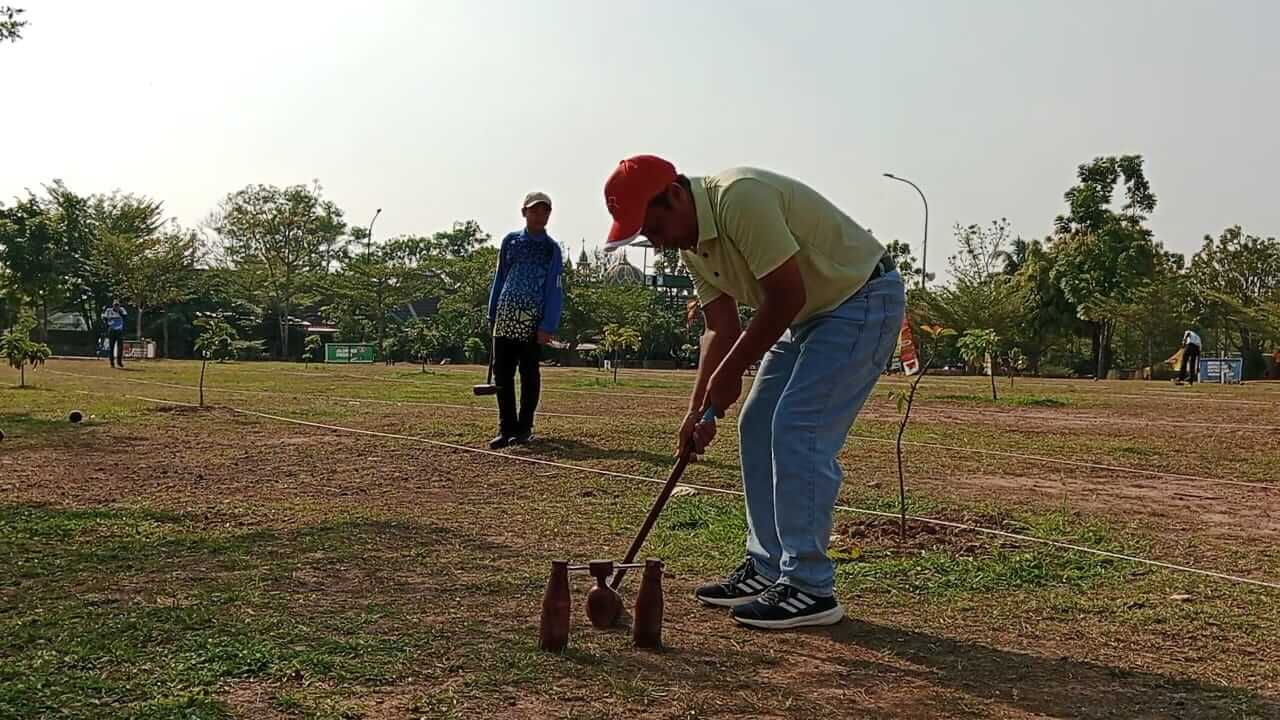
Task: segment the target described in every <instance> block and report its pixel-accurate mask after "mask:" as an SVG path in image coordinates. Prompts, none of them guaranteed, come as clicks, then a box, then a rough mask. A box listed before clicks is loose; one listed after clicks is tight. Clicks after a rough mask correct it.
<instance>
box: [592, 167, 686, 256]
mask: <svg viewBox="0 0 1280 720" xmlns="http://www.w3.org/2000/svg"><path fill="white" fill-rule="evenodd" d="M676 176H677V173H676V166H675V165H672V164H671V163H669V162H667V161H666V160H663V159H662V158H660V157H658V156H656V155H636V156H635V157H629V158H627V159H626V160H623V161H622V162H620V163H618V167H617V169H615V170H614V171H613V174H612V175H610V176H609V179H608V180H606V181H605V184H604V204H605V207H607V208H609V214H610V215H612V216H613V227H611V228H609V239H608V241H607V242H605V245H604V249H605V252H612V251H613V250H617V249H618V248H620V247H623V246H625V245H630V244H631V243H632V242H635V239H636V237H638V236H639V235H640V230H641V228H642V227H643V225H644V212H645V210H646V209H648V207H649V203H650V202H652V201H653V199H654V198H655V197H657V196H658V193H661V192H662V191H663V190H665V189H666V188H667V186H668V185H670V184H671V183H673V182H675V181H676Z"/></svg>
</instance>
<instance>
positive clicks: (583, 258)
mask: <svg viewBox="0 0 1280 720" xmlns="http://www.w3.org/2000/svg"><path fill="white" fill-rule="evenodd" d="M589 265H591V258H590V257H588V256H587V239H586V238H582V252H581V253H580V254H579V255H578V267H579V268H585V267H587V266H589Z"/></svg>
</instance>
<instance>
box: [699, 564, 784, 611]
mask: <svg viewBox="0 0 1280 720" xmlns="http://www.w3.org/2000/svg"><path fill="white" fill-rule="evenodd" d="M769 585H770V582H769V581H768V580H766V579H765V577H764V576H763V575H761V574H760V573H758V572H756V568H755V566H754V565H752V564H751V560H744V561H743V562H742V564H741V565H739V566H738V569H737V570H734V571H733V572H732V573H730V574H729V577H727V578H725V579H723V580H721V581H719V582H710V583H706V584H705V585H699V586H698V589H697V590H694V591H693V596H694V597H696V598H698V600H700V601H702V602H703V603H706V604H707V605H717V606H719V607H737V606H739V605H746V604H747V603H749V602H751V601H752V600H755V599H756V596H757V595H759V594H760V593H762V592H764V591H765V590H766V589H767V588H768V587H769Z"/></svg>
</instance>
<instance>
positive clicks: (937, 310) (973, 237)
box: [918, 218, 1022, 335]
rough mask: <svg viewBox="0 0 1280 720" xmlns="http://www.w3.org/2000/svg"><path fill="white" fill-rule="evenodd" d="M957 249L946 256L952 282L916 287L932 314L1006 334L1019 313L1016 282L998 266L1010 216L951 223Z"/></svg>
mask: <svg viewBox="0 0 1280 720" xmlns="http://www.w3.org/2000/svg"><path fill="white" fill-rule="evenodd" d="M955 233H956V242H957V244H958V245H959V246H960V251H959V252H958V253H956V254H955V255H953V256H951V258H950V260H949V261H948V262H949V265H950V268H951V275H952V282H951V284H950V285H948V286H946V287H943V288H940V289H938V290H936V291H933V292H929V293H919V294H918V295H919V299H920V302H921V303H922V304H923V305H924V306H925V307H926V308H927V310H928V314H929V316H930V318H931V320H932V321H933V322H935V323H940V324H942V325H944V326H946V327H949V328H953V329H955V330H957V331H964V330H981V329H993V330H995V331H997V332H999V333H1001V334H1005V335H1008V334H1009V333H1010V331H1011V328H1012V326H1013V325H1014V323H1015V322H1016V321H1017V318H1018V316H1019V315H1020V314H1021V313H1022V306H1021V303H1020V300H1019V298H1018V295H1017V285H1016V284H1015V283H1014V282H1013V281H1012V278H1010V277H1009V276H1007V275H1005V274H1003V273H1002V272H1001V263H1002V260H1003V258H1004V257H1005V256H1006V255H1007V252H1006V250H1005V248H1006V246H1007V245H1008V242H1009V221H1008V220H1005V219H1004V218H1001V219H999V220H995V221H992V222H991V223H990V224H989V225H987V226H981V225H976V224H975V225H968V226H961V225H959V224H957V225H956V226H955Z"/></svg>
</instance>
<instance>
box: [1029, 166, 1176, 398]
mask: <svg viewBox="0 0 1280 720" xmlns="http://www.w3.org/2000/svg"><path fill="white" fill-rule="evenodd" d="M1077 177H1078V179H1079V181H1080V182H1079V184H1078V185H1076V186H1074V187H1072V188H1071V189H1070V190H1068V191H1067V192H1066V194H1065V195H1064V198H1065V199H1066V201H1067V206H1068V210H1067V213H1066V214H1065V215H1060V216H1058V218H1057V220H1056V222H1055V225H1056V230H1057V239H1056V240H1055V241H1054V252H1055V253H1056V254H1057V256H1058V262H1057V264H1056V265H1055V268H1054V270H1055V276H1054V279H1055V281H1056V282H1057V283H1058V284H1059V285H1060V286H1061V287H1062V291H1063V293H1064V294H1065V295H1066V297H1067V299H1068V300H1070V301H1071V302H1072V303H1074V304H1075V306H1076V309H1077V312H1078V313H1079V317H1080V319H1082V320H1085V321H1087V322H1089V323H1090V324H1091V326H1092V330H1093V346H1094V360H1095V363H1096V367H1097V374H1096V375H1095V377H1098V378H1102V377H1105V376H1106V373H1107V370H1109V369H1110V367H1111V341H1112V336H1113V335H1114V332H1115V321H1116V319H1115V317H1114V316H1112V315H1110V314H1108V312H1107V308H1109V307H1114V305H1115V303H1124V302H1128V301H1129V300H1130V299H1131V297H1132V293H1133V291H1134V289H1136V288H1137V287H1139V286H1140V285H1141V284H1142V282H1143V281H1144V280H1145V279H1147V278H1150V277H1151V273H1152V264H1153V262H1154V258H1155V255H1156V249H1155V246H1154V244H1153V243H1152V240H1151V231H1150V230H1148V229H1147V228H1146V227H1144V226H1143V223H1144V222H1145V221H1146V219H1147V215H1149V214H1150V213H1151V212H1152V211H1153V210H1155V207H1156V196H1155V194H1154V193H1152V192H1151V186H1150V185H1149V184H1148V183H1147V179H1146V176H1145V175H1144V173H1143V161H1142V156H1141V155H1124V156H1121V157H1100V158H1096V159H1094V160H1093V161H1092V162H1089V163H1085V164H1084V165H1081V166H1080V167H1079V169H1078V171H1077ZM1122 180H1123V183H1124V198H1125V202H1124V204H1123V205H1122V206H1121V207H1120V209H1119V210H1118V211H1117V210H1115V209H1113V208H1112V196H1113V195H1114V193H1115V190H1116V185H1117V184H1118V183H1120V182H1121V181H1122Z"/></svg>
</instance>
